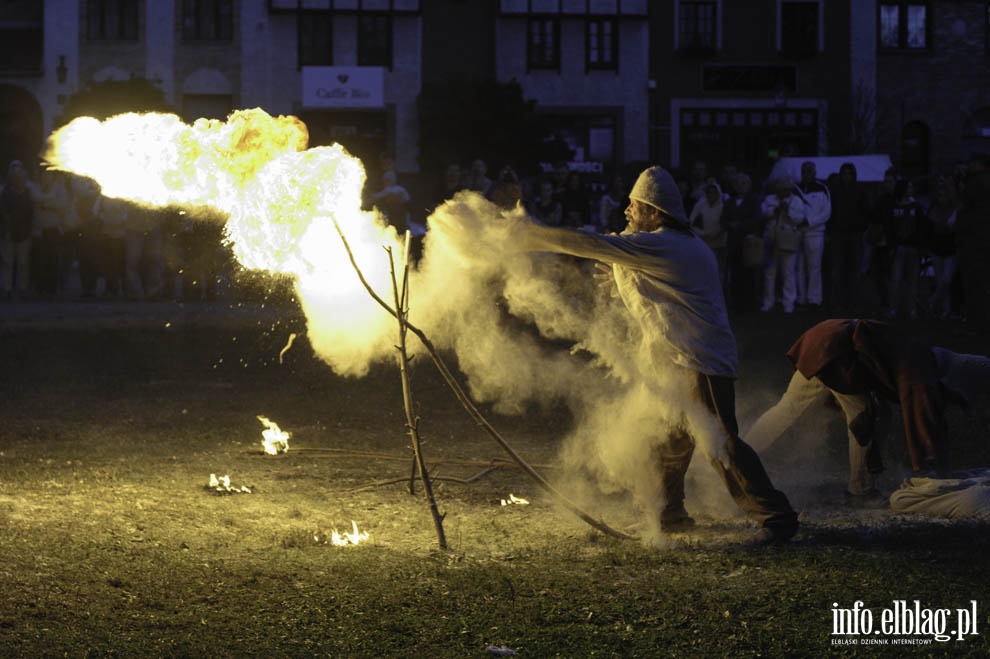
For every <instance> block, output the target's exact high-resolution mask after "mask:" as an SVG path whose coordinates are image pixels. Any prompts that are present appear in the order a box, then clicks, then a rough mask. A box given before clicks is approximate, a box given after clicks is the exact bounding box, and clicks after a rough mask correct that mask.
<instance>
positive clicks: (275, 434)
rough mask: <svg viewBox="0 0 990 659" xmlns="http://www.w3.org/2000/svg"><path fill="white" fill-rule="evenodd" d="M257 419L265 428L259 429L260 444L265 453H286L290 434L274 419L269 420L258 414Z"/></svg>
mask: <svg viewBox="0 0 990 659" xmlns="http://www.w3.org/2000/svg"><path fill="white" fill-rule="evenodd" d="M258 421H261V424H262V425H263V426H265V429H264V430H262V431H261V437H262V439H261V446H262V448H263V449H264V451H265V453H266V454H268V455H278V454H279V453H286V452H288V450H289V437H291V435H290V434H289V433H287V432H285V431H284V430H282V429H281V428H279V427H278V424H277V423H275V422H274V421H270V420H269V419H268V418H267V417H263V416H261V415H260V414H259V415H258Z"/></svg>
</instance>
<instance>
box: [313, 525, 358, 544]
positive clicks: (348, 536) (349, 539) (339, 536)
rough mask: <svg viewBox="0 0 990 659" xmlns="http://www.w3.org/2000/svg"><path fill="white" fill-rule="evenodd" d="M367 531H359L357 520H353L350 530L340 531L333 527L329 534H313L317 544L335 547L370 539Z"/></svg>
mask: <svg viewBox="0 0 990 659" xmlns="http://www.w3.org/2000/svg"><path fill="white" fill-rule="evenodd" d="M368 537H369V536H368V532H367V531H358V525H357V522H355V521H354V520H351V531H350V532H347V531H345V532H343V533H341V532H339V531H338V530H337V529H333V530H332V531H331V532H330V534H329V535H327V534H326V533H317V534H316V535H314V536H313V539H314V540H315V541H316V542H317V544H321V545H325V544H331V545H333V546H335V547H346V546H348V545H356V544H358V543H360V542H363V541H365V540H367V539H368Z"/></svg>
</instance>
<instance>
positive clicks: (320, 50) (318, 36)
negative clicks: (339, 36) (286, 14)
mask: <svg viewBox="0 0 990 659" xmlns="http://www.w3.org/2000/svg"><path fill="white" fill-rule="evenodd" d="M298 25H299V66H331V65H332V64H333V19H332V18H331V16H330V14H327V13H323V12H320V13H315V12H314V13H311V14H306V15H303V16H301V17H300V19H299V21H298Z"/></svg>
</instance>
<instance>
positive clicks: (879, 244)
mask: <svg viewBox="0 0 990 659" xmlns="http://www.w3.org/2000/svg"><path fill="white" fill-rule="evenodd" d="M899 180H900V178H899V177H898V176H897V171H896V170H895V169H894V168H893V167H891V168H888V169H887V171H886V172H884V175H883V182H882V183H881V184H880V193H879V195H877V198H876V201H875V202H874V203H873V211H872V213H870V223H869V224H868V225H867V227H866V237H865V241H864V252H863V265H862V266H861V267H860V270H861V272H862V274H863V277H862V279H865V280H866V281H870V282H872V283H873V289H874V291H873V292H874V293H875V294H876V299H877V305H876V306H877V307H882V308H883V309H882V311H883V312H885V311H886V304H887V300H888V299H889V297H890V290H889V289H890V287H889V283H890V260H891V254H892V252H893V249H892V247H891V238H890V217H891V214H892V213H893V210H894V205H895V203H896V198H895V196H894V190H895V188H896V187H897V182H898V181H899ZM873 311H874V312H879V311H880V309H877V308H874V309H873Z"/></svg>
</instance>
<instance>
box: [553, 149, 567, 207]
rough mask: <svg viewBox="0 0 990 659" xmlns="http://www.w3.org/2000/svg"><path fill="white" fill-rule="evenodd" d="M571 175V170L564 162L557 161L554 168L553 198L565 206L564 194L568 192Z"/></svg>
mask: <svg viewBox="0 0 990 659" xmlns="http://www.w3.org/2000/svg"><path fill="white" fill-rule="evenodd" d="M570 175H571V168H570V167H569V166H568V165H567V163H566V162H564V161H563V160H559V161H557V163H556V164H554V166H553V196H554V199H556V200H557V201H559V202H560V204H561V206H563V204H564V192H565V191H566V190H567V178H568V177H569V176H570Z"/></svg>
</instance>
